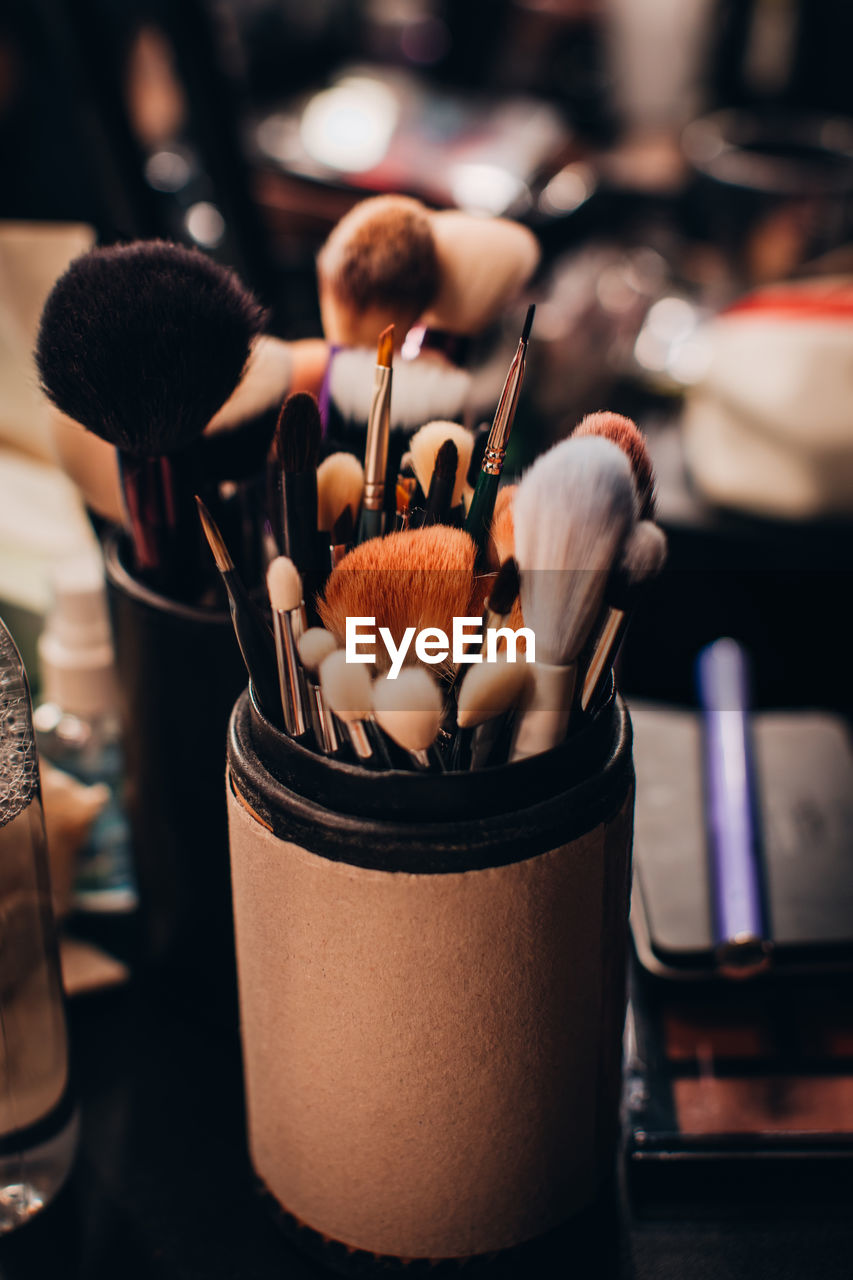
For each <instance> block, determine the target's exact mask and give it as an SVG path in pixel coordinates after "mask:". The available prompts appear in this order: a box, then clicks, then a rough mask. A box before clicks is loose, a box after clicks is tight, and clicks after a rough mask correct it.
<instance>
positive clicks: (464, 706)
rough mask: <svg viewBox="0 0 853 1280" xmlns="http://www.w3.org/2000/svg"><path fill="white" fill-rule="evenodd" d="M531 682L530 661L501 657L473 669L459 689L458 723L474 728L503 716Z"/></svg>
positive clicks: (465, 727)
mask: <svg viewBox="0 0 853 1280" xmlns="http://www.w3.org/2000/svg"><path fill="white" fill-rule="evenodd" d="M529 679H530V672H529V669H528V665H527V663H526V662H507V660H506V658H498V659H497V660H496V661H495V662H484V663H482V665H480V666H476V667H472V668H471V670H470V671H469V672H468V675H467V676H466V677H465V681H464V683H463V685H462V688H461V689H460V690H459V706H458V708H457V711H456V722H457V724H458V725H459V727H460V728H461V729H473V728H475V727H476V726H477V725H478V724H484V723H485V721H486V720H492V719H494V717H495V716H500V715H503V713H504V712H505V711H508V710H509V709H510V707H513V706H515V704H516V702H518V700H519V698H520V697H521V695H522V693H523V692H524V689H525V687H526V685H527V682H528V680H529Z"/></svg>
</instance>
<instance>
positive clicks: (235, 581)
mask: <svg viewBox="0 0 853 1280" xmlns="http://www.w3.org/2000/svg"><path fill="white" fill-rule="evenodd" d="M196 503H197V505H198V514H199V517H200V518H201V524H202V528H203V529H204V535H205V537H206V538H207V542H208V545H209V546H210V550H211V551H212V552H213V558H214V560H215V561H216V567H217V569H218V570H219V572H220V575H221V577H222V581H223V583H224V584H225V589H226V591H227V592H228V603H229V606H230V609H231V620H232V622H233V624H234V633H235V635H236V636H237V643H238V645H239V646H240V652H241V653H242V655H243V661H244V662H245V664H246V670H247V671H248V673H249V678H250V680H251V682H252V688H253V690H254V693H255V698H256V699H257V702H258V705H259V706H260V709H261V711H263V713H264V715H265V716H266V717H267V719H268V720H271V721H272V723H273V724H280V723H281V715H280V713H279V710H278V707H279V695H278V689H277V688H276V681H275V671H276V654H275V644H274V642H273V638H272V635H271V634H270V629H269V627H268V626H267V624H266V622H265V621H264V619H263V618H262V616H261V614H260V612H259V611H258V609H257V608H256V606H255V604H254V602H253V600H252V599H251V597H250V595H249V593H248V591H247V590H246V588H245V586H244V584H243V581H242V579H241V578H240V575H239V573H238V572H237V570H236V569H235V568H234V562H233V560H232V559H231V556H230V555H229V553H228V548H227V547H226V545H225V541H224V539H223V537H222V534H221V533H220V532H219V530H218V528H217V527H216V524H215V522H214V520H213V518H212V517H211V515H210V512H209V511H208V510H207V507H206V506H205V505H204V503H203V502H202V500H201V498H199V497H198V496H196Z"/></svg>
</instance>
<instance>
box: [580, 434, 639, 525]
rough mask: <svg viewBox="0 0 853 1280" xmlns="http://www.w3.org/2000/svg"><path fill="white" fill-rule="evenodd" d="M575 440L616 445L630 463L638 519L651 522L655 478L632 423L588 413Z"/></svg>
mask: <svg viewBox="0 0 853 1280" xmlns="http://www.w3.org/2000/svg"><path fill="white" fill-rule="evenodd" d="M572 436H574V437H575V438H576V439H583V437H584V436H601V437H602V438H603V439H605V440H612V441H613V443H614V444H615V445H618V446H619V448H620V449H621V450H622V452H623V453H624V454H625V455H626V456H627V458H628V460H629V462H630V463H631V470H632V471H633V473H634V484H635V485H636V486H637V497H638V499H639V509H638V512H637V518H638V519H640V520H651V519H653V518H654V514H655V475H654V469H653V467H652V460H651V458H650V457H649V450H648V448H647V446H646V441H645V438H644V437H643V433H642V432H641V431H640V429H639V427H638V426H637V424H636V423H635V422H632V421H631V419H630V418H625V417H623V416H622V414H620V413H607V412H602V413H588V414H587V415H586V417H585V418H584V419H583V420H582V421H581V422H580V423H578V425H577V426H576V427H575V429H574V431H573V432H572Z"/></svg>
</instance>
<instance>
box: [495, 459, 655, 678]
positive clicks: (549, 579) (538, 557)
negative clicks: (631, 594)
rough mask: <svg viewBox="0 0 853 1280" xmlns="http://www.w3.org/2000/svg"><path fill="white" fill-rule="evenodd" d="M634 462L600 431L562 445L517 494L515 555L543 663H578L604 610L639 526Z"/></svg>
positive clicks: (527, 619) (527, 476) (524, 607)
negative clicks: (611, 580) (615, 570)
mask: <svg viewBox="0 0 853 1280" xmlns="http://www.w3.org/2000/svg"><path fill="white" fill-rule="evenodd" d="M636 502H637V498H636V491H635V489H634V481H633V477H632V474H631V467H630V463H629V462H628V459H627V458H626V456H625V454H624V453H623V452H622V450H621V449H619V448H618V446H617V445H615V444H613V443H612V442H611V441H610V440H605V439H602V438H600V437H598V436H590V437H587V438H585V439H580V440H578V439H576V438H574V437H572V438H570V439H569V440H564V441H563V442H562V443H561V444H558V445H555V446H554V447H553V448H552V449H549V450H548V452H547V453H544V454H542V456H541V457H540V458H539V459H538V460H537V461H536V462H535V463H534V464H533V466H532V467H531V468H530V470H529V471H528V472H526V474H525V475H524V476H523V478H522V480H521V483H520V484H519V486H518V492H517V494H516V496H515V503H514V510H515V547H516V551H515V555H516V559H517V561H518V566H519V569H520V571H521V605H522V610H523V612H524V620H525V623H526V625H527V626H528V627H531V628H532V629H533V631H534V633H535V636H536V658H537V661H539V662H544V663H551V664H555V665H559V666H563V665H566V664H567V663H570V662H573V661H574V660H575V659H576V658H577V656H578V654H579V653H580V650H581V648H582V647H583V644H584V641H585V640H586V637H587V635H588V634H589V631H590V630H591V628H592V626H593V624H594V622H595V619H596V617H597V616H598V612H599V609H600V607H601V602H602V598H603V596H604V590H605V586H606V583H607V578H608V575H609V573H610V570H611V568H612V566H613V564H614V562H615V561H616V559H617V558H618V556H619V555H620V554H621V551H622V545H623V543H624V541H625V537H626V536H627V534H628V533H629V532H630V530H631V528H632V527H633V524H634V520H635V511H636Z"/></svg>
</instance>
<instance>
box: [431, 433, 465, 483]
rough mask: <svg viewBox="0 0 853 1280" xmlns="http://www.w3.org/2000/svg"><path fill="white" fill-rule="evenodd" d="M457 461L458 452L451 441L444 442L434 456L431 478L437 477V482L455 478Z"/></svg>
mask: <svg viewBox="0 0 853 1280" xmlns="http://www.w3.org/2000/svg"><path fill="white" fill-rule="evenodd" d="M458 461H459V451H458V450H457V448H456V445H455V444H454V443H453V441H452V440H445V442H444V444H443V445H442V446H441V448H440V449H439V451H438V453H437V454H436V455H435V466H434V468H433V472H432V474H433V476H434V477H435V476H437V477H438V479H439V480H450V479H451V478H453V479H455V477H456V464H457V462H458Z"/></svg>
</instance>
